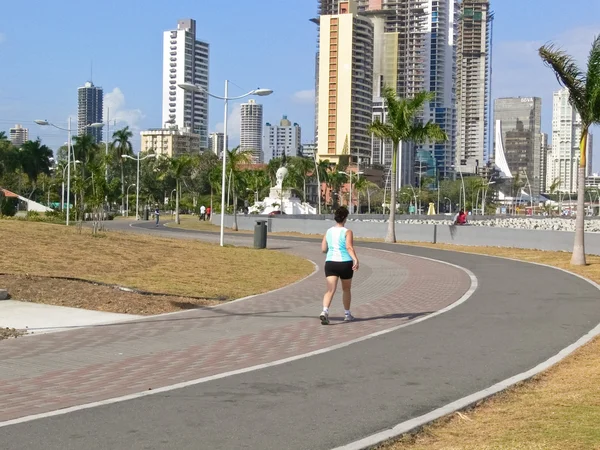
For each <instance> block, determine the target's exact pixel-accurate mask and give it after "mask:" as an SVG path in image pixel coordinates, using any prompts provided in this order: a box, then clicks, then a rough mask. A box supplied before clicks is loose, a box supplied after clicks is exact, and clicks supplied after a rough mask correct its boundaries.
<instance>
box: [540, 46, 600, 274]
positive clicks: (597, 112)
mask: <svg viewBox="0 0 600 450" xmlns="http://www.w3.org/2000/svg"><path fill="white" fill-rule="evenodd" d="M539 54H540V57H541V58H542V60H543V61H544V62H545V63H546V65H547V66H548V67H550V68H551V69H552V70H553V71H554V74H555V75H556V78H557V80H558V82H559V83H560V84H561V85H562V86H564V87H565V88H567V90H568V91H569V101H570V103H571V105H573V107H574V108H575V109H576V110H577V112H578V113H579V115H580V116H581V140H580V141H579V170H578V177H577V216H576V219H575V242H574V244H573V255H572V257H571V264H572V265H576V266H583V265H585V264H586V259H585V232H584V229H585V228H584V226H585V223H584V220H585V214H584V208H585V168H586V164H587V161H586V156H587V155H586V151H587V142H588V136H589V130H590V127H591V126H592V125H594V124H600V35H599V36H596V37H595V38H594V41H593V42H592V48H591V50H590V53H589V56H588V61H587V72H586V73H584V72H583V70H582V69H580V68H579V67H578V66H577V63H576V62H575V60H574V59H573V57H572V56H570V55H568V54H567V53H565V52H564V51H562V50H561V49H559V48H557V47H556V46H555V45H553V44H549V45H544V46H542V47H540V49H539Z"/></svg>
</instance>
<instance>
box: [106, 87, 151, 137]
mask: <svg viewBox="0 0 600 450" xmlns="http://www.w3.org/2000/svg"><path fill="white" fill-rule="evenodd" d="M104 106H105V108H109V109H110V111H109V113H110V116H109V120H110V123H111V125H112V124H113V123H114V121H116V122H117V126H126V125H127V126H129V128H131V130H132V131H133V132H134V135H135V134H137V132H139V131H140V122H141V121H142V119H143V118H144V114H143V113H142V111H141V110H140V109H127V108H126V103H125V95H124V94H123V92H122V91H121V89H119V88H118V87H116V88H114V89H113V90H112V92H109V93H108V94H106V95H105V96H104ZM104 120H106V116H105V117H104Z"/></svg>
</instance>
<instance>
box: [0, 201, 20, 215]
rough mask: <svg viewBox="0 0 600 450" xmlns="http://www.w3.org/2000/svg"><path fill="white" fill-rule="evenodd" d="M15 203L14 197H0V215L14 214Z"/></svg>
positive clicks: (15, 211)
mask: <svg viewBox="0 0 600 450" xmlns="http://www.w3.org/2000/svg"><path fill="white" fill-rule="evenodd" d="M17 204H18V200H17V199H16V198H10V197H4V196H2V197H0V216H8V217H12V216H14V215H15V214H16V213H17Z"/></svg>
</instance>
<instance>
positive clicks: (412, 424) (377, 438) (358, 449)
mask: <svg viewBox="0 0 600 450" xmlns="http://www.w3.org/2000/svg"><path fill="white" fill-rule="evenodd" d="M448 251H452V250H448ZM455 253H466V254H470V255H472V254H475V253H469V252H455ZM476 255H478V254H476ZM480 256H489V257H490V258H499V259H507V260H510V261H516V262H521V263H525V264H533V265H536V266H542V267H547V268H550V269H555V270H559V271H561V272H565V273H568V274H569V275H573V276H575V277H577V278H580V279H582V280H584V281H587V282H588V283H590V284H591V285H592V286H594V287H595V288H596V289H598V290H600V284H598V283H596V282H594V281H592V280H589V279H587V278H585V277H583V276H581V275H578V274H576V273H573V272H570V271H568V270H566V269H561V268H560V267H553V266H549V265H547V264H542V263H537V262H529V261H521V260H518V259H514V258H506V257H503V256H490V255H480ZM597 336H600V324H598V325H597V326H596V327H594V328H593V329H592V330H591V331H590V332H589V333H587V334H586V335H584V336H582V337H581V338H580V339H578V340H577V341H576V342H574V343H573V344H571V345H569V346H568V347H566V348H564V349H562V350H561V351H560V352H558V353H557V354H556V355H554V356H553V357H551V358H550V359H548V360H546V361H544V362H542V363H541V364H538V365H537V366H535V367H534V368H533V369H530V370H528V371H526V372H522V373H520V374H518V375H515V376H513V377H510V378H507V379H506V380H503V381H500V382H499V383H496V384H494V385H493V386H490V387H489V388H487V389H483V390H481V391H479V392H475V393H474V394H471V395H468V396H466V397H463V398H461V399H458V400H456V401H454V402H452V403H449V404H447V405H445V406H442V407H441V408H438V409H435V410H433V411H431V412H429V413H427V414H424V415H422V416H419V417H415V418H413V419H410V420H407V421H405V422H402V423H399V424H398V425H396V426H395V427H393V428H390V429H388V430H385V431H381V432H379V433H376V434H373V435H371V436H368V437H366V438H364V439H360V440H358V441H354V442H351V443H350V444H347V445H343V446H341V447H336V448H334V449H333V450H363V449H366V448H370V447H373V446H375V445H377V444H381V443H382V442H384V441H387V440H390V439H394V438H397V437H399V436H401V435H403V434H405V433H409V432H411V431H414V430H416V429H418V428H420V427H422V426H424V425H427V424H428V423H430V422H433V421H434V420H437V419H440V418H442V417H444V416H447V415H449V414H453V413H455V412H456V411H460V410H463V409H465V408H468V407H469V406H471V405H473V404H475V403H477V402H480V401H481V400H484V399H486V398H488V397H491V396H493V395H495V394H497V393H499V392H502V391H504V390H506V389H508V388H509V387H511V386H514V385H515V384H517V383H520V382H522V381H525V380H528V379H530V378H531V377H534V376H535V375H538V374H539V373H541V372H544V371H546V370H548V369H549V368H550V367H552V366H553V365H555V364H556V363H558V362H560V361H562V360H563V359H565V358H566V357H567V356H569V355H570V354H572V353H573V352H574V351H576V350H577V349H579V348H581V347H583V346H584V345H586V344H588V343H589V342H590V341H592V340H593V339H594V338H596V337H597Z"/></svg>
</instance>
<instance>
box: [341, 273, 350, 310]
mask: <svg viewBox="0 0 600 450" xmlns="http://www.w3.org/2000/svg"><path fill="white" fill-rule="evenodd" d="M351 289H352V278H350V279H348V280H342V291H343V296H342V300H343V303H344V310H346V311H350V303H351V302H352V291H351Z"/></svg>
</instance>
